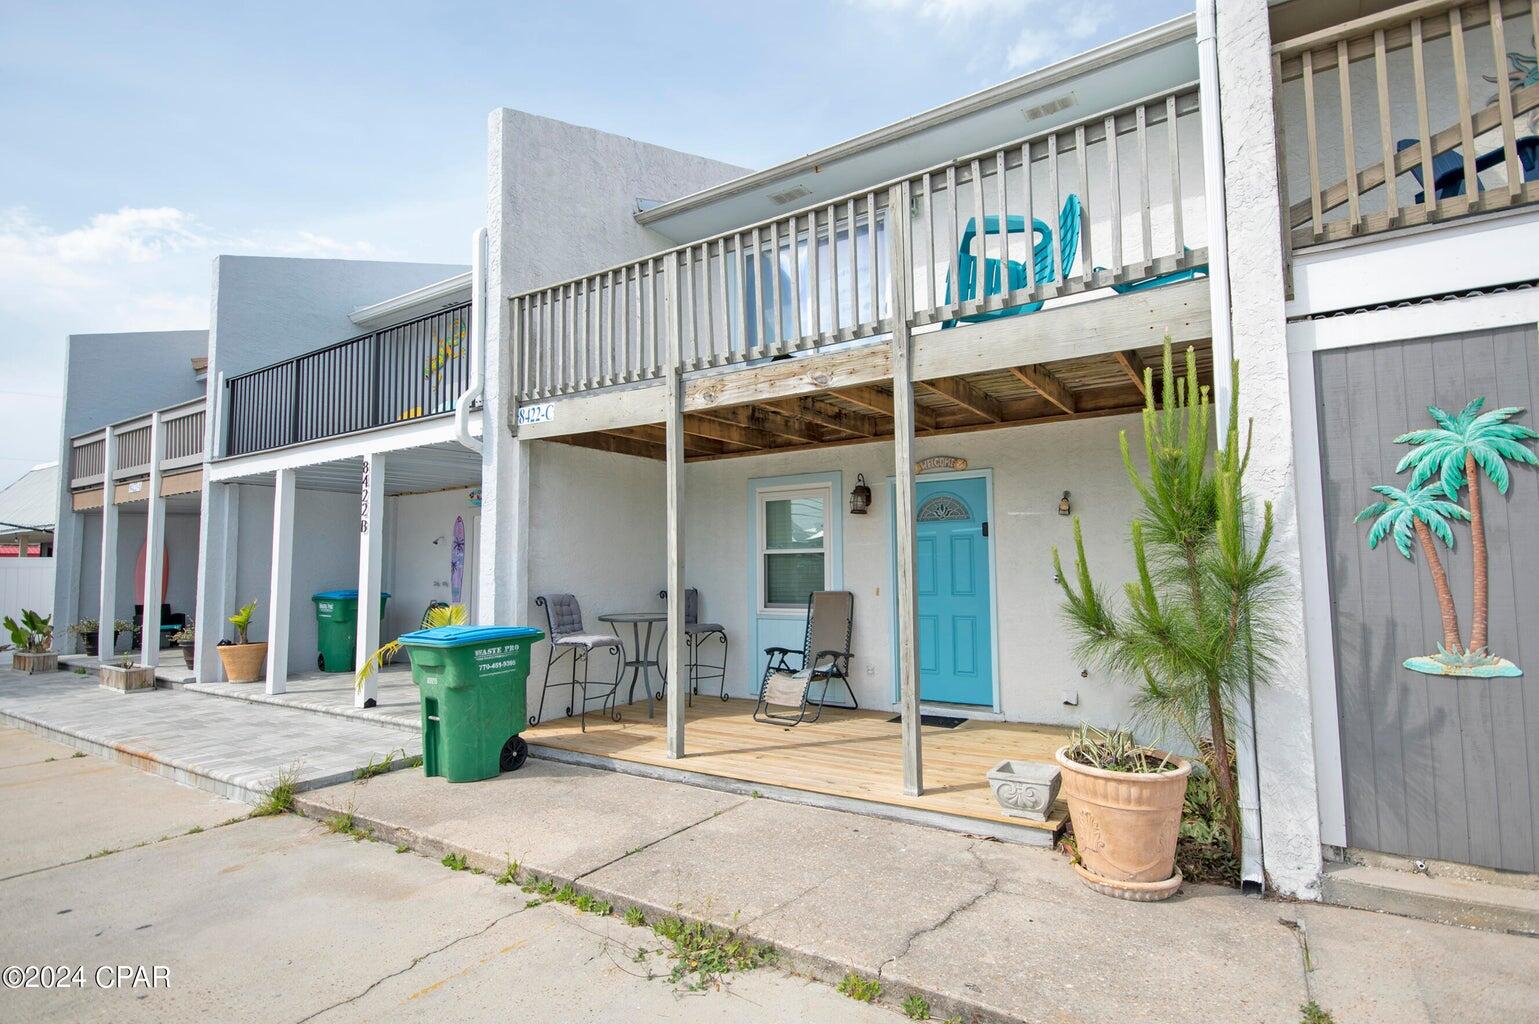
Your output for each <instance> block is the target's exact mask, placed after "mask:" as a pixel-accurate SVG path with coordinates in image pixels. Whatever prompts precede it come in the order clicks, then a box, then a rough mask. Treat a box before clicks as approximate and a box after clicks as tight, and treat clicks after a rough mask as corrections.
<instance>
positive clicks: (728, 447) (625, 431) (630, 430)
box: [605, 424, 741, 455]
mask: <svg viewBox="0 0 1539 1024" xmlns="http://www.w3.org/2000/svg"><path fill="white" fill-rule="evenodd" d="M605 433H606V434H613V435H614V436H616V437H629V438H634V439H635V440H637V441H641V442H643V443H645V444H655V445H658V446H662V445H665V444H667V443H668V440H667V438H668V431H667V429H666V428H664V427H659V426H657V425H656V424H646V425H643V426H639V427H616V428H615V429H613V430H606V431H605ZM740 448H741V446H739V445H734V444H729V443H728V442H726V441H717V440H714V439H712V438H709V437H695V436H693V435H685V437H684V450H685V451H687V452H692V453H694V454H696V455H722V454H724V453H726V452H735V451H739V450H740Z"/></svg>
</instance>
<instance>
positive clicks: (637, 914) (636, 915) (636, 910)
mask: <svg viewBox="0 0 1539 1024" xmlns="http://www.w3.org/2000/svg"><path fill="white" fill-rule="evenodd" d="M625 923H626V924H628V925H630V926H631V927H632V928H640V927H641V926H642V925H644V924H646V923H647V915H645V914H643V913H642V912H641V908H640V907H627V908H625Z"/></svg>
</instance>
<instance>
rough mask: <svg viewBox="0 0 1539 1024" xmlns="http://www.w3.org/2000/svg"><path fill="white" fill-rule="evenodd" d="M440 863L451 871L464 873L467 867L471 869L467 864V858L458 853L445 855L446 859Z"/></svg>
mask: <svg viewBox="0 0 1539 1024" xmlns="http://www.w3.org/2000/svg"><path fill="white" fill-rule="evenodd" d="M438 863H440V864H442V865H443V866H444V867H446V868H448V869H449V870H450V871H464V870H465V869H466V868H467V867H469V865H468V864H466V863H465V858H464V857H463V856H462V855H460V854H458V853H446V854H444V859H443V860H441V861H439V862H438Z"/></svg>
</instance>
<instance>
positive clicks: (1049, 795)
mask: <svg viewBox="0 0 1539 1024" xmlns="http://www.w3.org/2000/svg"><path fill="white" fill-rule="evenodd" d="M1062 781H1063V772H1062V770H1061V769H1060V768H1059V767H1058V766H1057V765H1056V764H1051V763H1049V762H1047V761H1001V762H999V763H998V764H996V765H995V766H994V767H993V768H992V769H990V770H989V788H990V789H992V790H993V791H994V799H995V800H998V801H999V806H1000V807H1002V808H1004V812H1005V813H1006V814H1008V815H1010V816H1011V817H1012V818H1030V819H1031V820H1032V821H1046V820H1047V815H1048V812H1049V811H1051V810H1052V807H1053V801H1054V800H1056V799H1058V786H1059V784H1060V783H1061V782H1062Z"/></svg>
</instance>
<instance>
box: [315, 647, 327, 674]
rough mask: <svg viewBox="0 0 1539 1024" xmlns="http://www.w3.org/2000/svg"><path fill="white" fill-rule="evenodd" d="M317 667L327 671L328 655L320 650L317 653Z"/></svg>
mask: <svg viewBox="0 0 1539 1024" xmlns="http://www.w3.org/2000/svg"><path fill="white" fill-rule="evenodd" d="M315 667H316V668H318V669H320V670H321V671H322V672H324V671H326V655H324V654H321V653H319V652H317V653H316V655H315Z"/></svg>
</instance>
